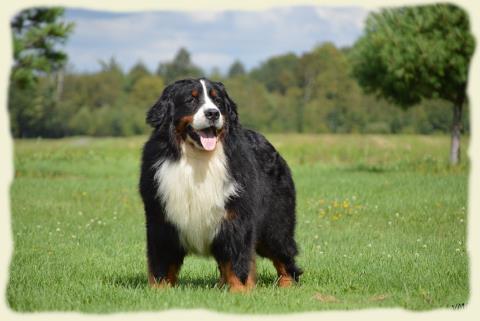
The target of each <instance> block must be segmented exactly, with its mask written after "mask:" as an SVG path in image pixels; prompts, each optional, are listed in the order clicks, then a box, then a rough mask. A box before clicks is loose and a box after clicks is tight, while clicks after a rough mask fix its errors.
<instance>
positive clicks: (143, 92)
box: [128, 76, 165, 110]
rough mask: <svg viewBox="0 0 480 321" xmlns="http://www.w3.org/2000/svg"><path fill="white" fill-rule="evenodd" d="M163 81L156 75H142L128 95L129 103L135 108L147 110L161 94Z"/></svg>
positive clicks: (163, 85)
mask: <svg viewBox="0 0 480 321" xmlns="http://www.w3.org/2000/svg"><path fill="white" fill-rule="evenodd" d="M164 87H165V83H164V82H163V79H162V78H160V77H158V76H144V77H142V78H140V79H138V80H137V81H136V82H135V85H134V86H133V88H132V90H131V92H130V95H129V96H128V98H129V101H130V105H131V106H135V107H137V110H147V108H149V107H151V106H153V104H154V103H155V101H156V100H157V99H158V98H159V97H160V95H161V94H162V91H163V88H164Z"/></svg>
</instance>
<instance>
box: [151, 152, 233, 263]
mask: <svg viewBox="0 0 480 321" xmlns="http://www.w3.org/2000/svg"><path fill="white" fill-rule="evenodd" d="M155 181H156V183H157V186H158V189H157V196H158V198H159V200H161V201H162V202H163V204H164V206H165V210H166V219H167V220H168V221H169V222H170V223H172V224H173V225H175V226H176V227H177V229H178V232H179V236H180V242H181V243H182V245H183V246H184V247H185V249H186V250H187V251H191V252H194V253H198V254H204V255H206V254H208V253H209V251H210V245H211V243H212V241H213V239H214V237H215V235H216V234H217V233H218V230H219V228H220V224H221V222H222V219H223V217H224V216H225V203H226V201H227V200H228V198H229V197H231V196H233V195H235V194H236V189H235V184H234V182H233V181H232V179H231V178H230V176H229V174H228V171H227V166H226V157H225V153H224V151H223V146H222V144H218V146H217V148H216V149H215V150H214V151H213V152H211V153H207V152H204V151H199V150H196V149H195V148H194V147H191V146H189V145H187V144H185V143H184V144H182V157H181V158H180V160H178V161H175V162H172V161H169V160H165V161H163V162H162V163H161V164H160V166H159V167H158V168H157V171H156V173H155Z"/></svg>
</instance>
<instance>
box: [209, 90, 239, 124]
mask: <svg viewBox="0 0 480 321" xmlns="http://www.w3.org/2000/svg"><path fill="white" fill-rule="evenodd" d="M215 84H216V85H217V86H218V87H219V88H220V90H221V91H222V93H223V96H224V97H225V104H226V108H227V111H228V116H229V118H230V122H231V123H232V124H237V122H238V113H237V105H236V104H235V102H234V101H233V100H232V99H231V98H230V97H229V96H228V93H227V90H226V89H225V86H224V85H223V84H222V83H221V82H216V83H215Z"/></svg>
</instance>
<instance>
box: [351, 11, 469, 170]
mask: <svg viewBox="0 0 480 321" xmlns="http://www.w3.org/2000/svg"><path fill="white" fill-rule="evenodd" d="M474 46H475V44H474V39H473V36H472V35H471V33H470V31H469V21H468V16H467V15H466V13H465V12H464V11H463V10H462V9H460V8H458V7H456V6H454V5H449V4H436V5H430V6H418V7H404V8H399V9H385V10H382V11H380V12H378V13H371V14H370V15H369V17H368V19H367V22H366V27H365V33H364V35H363V36H362V37H361V38H360V39H359V40H358V41H357V42H356V44H355V46H354V48H353V50H352V52H351V58H352V63H353V74H354V76H355V77H356V78H357V79H358V81H359V83H360V85H361V86H362V87H363V88H364V89H365V90H366V92H368V93H376V94H378V95H380V96H383V97H386V98H387V99H389V100H390V101H392V102H394V103H396V104H398V105H399V106H402V107H404V108H406V107H410V106H413V105H415V104H417V103H419V102H421V101H422V99H429V98H441V99H444V100H446V101H449V102H450V103H451V104H452V105H453V108H452V109H453V117H452V127H451V135H452V143H451V150H450V162H451V163H452V164H457V163H458V162H459V158H460V135H461V129H462V109H463V107H464V105H465V103H466V101H467V97H466V86H467V78H468V67H469V62H470V59H471V57H472V54H473V51H474Z"/></svg>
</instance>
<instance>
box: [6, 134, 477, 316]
mask: <svg viewBox="0 0 480 321" xmlns="http://www.w3.org/2000/svg"><path fill="white" fill-rule="evenodd" d="M269 138H270V140H271V141H272V142H273V143H274V145H275V146H277V147H278V149H279V150H280V152H281V153H282V154H283V155H284V156H285V158H286V159H287V161H288V162H289V164H290V166H291V168H292V171H293V174H294V179H295V182H296V187H297V193H298V207H297V217H298V225H297V240H298V243H299V245H300V248H301V254H300V256H299V258H298V261H299V265H300V266H301V267H302V268H303V269H304V270H305V273H304V275H303V277H302V279H301V282H300V284H299V285H297V286H295V287H293V288H291V289H280V288H278V287H276V286H275V281H276V275H275V272H274V269H273V266H272V265H271V263H270V262H269V261H266V260H262V259H259V260H258V284H257V287H256V289H255V290H254V291H253V292H252V293H250V294H246V295H235V294H230V293H228V292H227V291H226V290H225V289H221V288H218V287H217V286H216V281H217V278H218V272H217V270H216V265H215V263H214V261H213V259H205V258H200V257H194V256H190V257H188V258H187V259H186V261H185V264H184V266H183V268H182V271H181V273H180V280H179V285H178V286H177V287H175V288H171V289H165V290H160V291H159V290H151V289H149V288H148V286H147V279H146V262H145V233H144V217H143V209H142V204H141V200H140V198H139V195H138V192H137V180H138V174H139V154H140V149H141V145H142V143H143V141H144V139H145V138H144V137H135V138H119V139H113V138H105V139H93V138H69V139H62V140H18V141H15V180H14V182H13V184H12V186H11V201H12V202H11V204H12V209H11V213H12V225H13V226H12V229H13V237H14V253H13V259H12V262H11V266H10V280H9V284H8V288H7V299H8V303H9V305H10V307H11V308H12V309H13V310H16V311H82V312H91V313H98V312H100V313H105V312H117V311H145V310H163V309H169V308H207V309H212V310H215V311H223V312H233V313H241V312H249V313H285V312H299V311H318V310H330V309H360V308H370V307H403V308H406V309H411V310H429V309H434V308H440V307H452V306H454V305H458V304H461V303H467V302H468V297H469V286H468V253H466V245H465V242H466V223H467V222H466V218H467V210H466V204H467V174H468V164H466V161H465V159H466V157H465V155H463V159H464V161H463V165H461V166H459V167H455V168H451V167H449V166H448V165H447V151H448V147H449V138H448V137H444V136H360V135H270V136H269ZM467 143H468V142H467V141H464V142H463V144H464V145H463V146H467ZM465 149H466V148H464V150H465Z"/></svg>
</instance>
